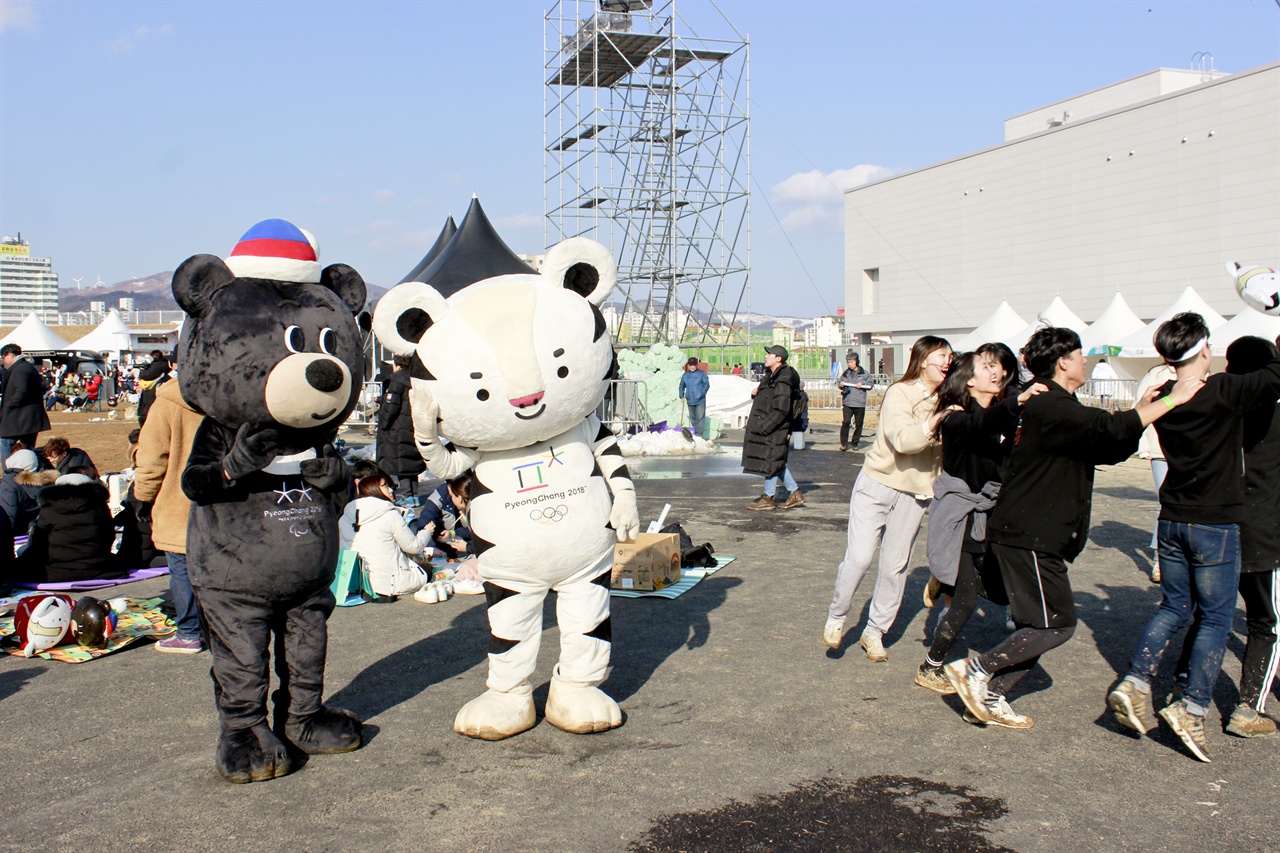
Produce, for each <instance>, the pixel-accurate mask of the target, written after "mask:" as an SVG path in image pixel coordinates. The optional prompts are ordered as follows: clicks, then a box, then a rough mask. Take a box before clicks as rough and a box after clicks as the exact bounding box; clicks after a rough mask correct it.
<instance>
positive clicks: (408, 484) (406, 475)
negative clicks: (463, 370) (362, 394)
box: [377, 355, 427, 495]
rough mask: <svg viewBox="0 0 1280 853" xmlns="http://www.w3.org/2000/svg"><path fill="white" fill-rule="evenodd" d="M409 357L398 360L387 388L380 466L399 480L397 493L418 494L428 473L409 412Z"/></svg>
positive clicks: (380, 434) (380, 410) (381, 423)
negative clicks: (422, 477) (415, 437)
mask: <svg viewBox="0 0 1280 853" xmlns="http://www.w3.org/2000/svg"><path fill="white" fill-rule="evenodd" d="M409 364H410V358H409V357H408V356H403V355H398V356H396V357H395V369H394V371H393V372H392V374H391V376H390V377H389V378H388V379H387V381H386V384H385V385H383V391H382V402H381V405H379V407H378V456H377V461H378V467H379V468H381V469H382V470H383V471H385V472H386V473H387V474H390V475H391V477H392V478H394V479H395V481H396V483H397V484H398V487H397V489H396V491H397V492H398V493H400V494H404V495H413V494H416V493H417V488H416V485H417V482H418V475H419V474H421V473H422V472H423V471H425V470H427V463H426V462H423V461H422V454H421V453H419V452H418V447H417V445H416V444H414V443H413V414H412V413H411V412H410V411H409Z"/></svg>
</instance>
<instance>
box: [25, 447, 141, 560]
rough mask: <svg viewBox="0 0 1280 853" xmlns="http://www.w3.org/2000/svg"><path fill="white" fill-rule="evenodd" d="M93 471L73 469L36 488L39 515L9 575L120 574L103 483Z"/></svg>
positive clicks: (114, 536)
mask: <svg viewBox="0 0 1280 853" xmlns="http://www.w3.org/2000/svg"><path fill="white" fill-rule="evenodd" d="M96 475H97V471H95V470H94V469H92V468H79V469H77V470H76V471H74V472H73V473H70V474H64V475H62V476H61V477H59V478H58V480H57V482H55V483H54V484H53V485H51V486H48V487H46V488H45V489H44V490H43V491H42V492H41V493H40V515H39V516H38V517H37V518H36V526H35V528H34V529H32V531H31V541H30V543H29V544H28V546H27V550H26V551H24V552H23V553H22V555H21V556H20V557H18V560H17V564H16V567H15V571H14V575H15V577H14V580H16V581H21V582H27V583H66V582H69V581H82V580H97V579H100V578H118V577H122V576H123V575H124V574H125V568H124V567H122V566H120V565H119V564H118V562H117V561H116V559H115V555H113V554H112V553H111V545H112V543H113V542H114V541H115V538H116V529H115V524H114V523H113V522H112V520H111V510H110V509H108V508H107V487H106V486H104V485H102V483H101V482H99V481H98V479H97V476H96Z"/></svg>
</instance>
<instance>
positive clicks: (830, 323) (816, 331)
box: [804, 316, 849, 347]
mask: <svg viewBox="0 0 1280 853" xmlns="http://www.w3.org/2000/svg"><path fill="white" fill-rule="evenodd" d="M846 343H849V341H848V339H847V338H846V336H845V331H844V317H839V316H826V317H816V318H814V321H813V325H812V326H809V327H808V328H806V329H805V330H804V345H805V346H806V347H838V346H843V345H844V344H846Z"/></svg>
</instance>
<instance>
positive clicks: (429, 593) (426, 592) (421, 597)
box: [413, 583, 440, 604]
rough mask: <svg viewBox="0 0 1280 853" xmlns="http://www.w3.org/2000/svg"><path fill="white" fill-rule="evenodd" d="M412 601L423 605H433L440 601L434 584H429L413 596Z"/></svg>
mask: <svg viewBox="0 0 1280 853" xmlns="http://www.w3.org/2000/svg"><path fill="white" fill-rule="evenodd" d="M413 600H414V601H418V602H421V603H423V604H435V603H436V602H437V601H439V600H440V592H439V591H438V590H437V589H436V587H435V584H430V583H429V584H427V585H426V586H424V587H423V588H422V589H420V590H418V591H417V592H415V593H414V594H413Z"/></svg>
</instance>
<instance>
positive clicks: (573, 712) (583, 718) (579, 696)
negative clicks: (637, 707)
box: [547, 666, 622, 735]
mask: <svg viewBox="0 0 1280 853" xmlns="http://www.w3.org/2000/svg"><path fill="white" fill-rule="evenodd" d="M547 722H548V723H550V724H551V725H553V726H555V727H556V728H557V729H563V730H564V731H566V732H572V733H573V734H576V735H586V734H591V733H593V732H607V731H609V729H616V728H617V727H618V726H620V725H622V709H621V708H619V707H618V703H617V702H615V701H613V700H612V699H610V698H609V696H608V695H606V694H605V692H604V691H603V690H601V689H600V688H598V687H593V686H591V685H589V684H574V683H572V682H569V681H564V680H562V679H561V678H560V667H559V666H557V667H556V672H555V674H554V675H552V676H551V689H550V691H549V692H548V693H547Z"/></svg>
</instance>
